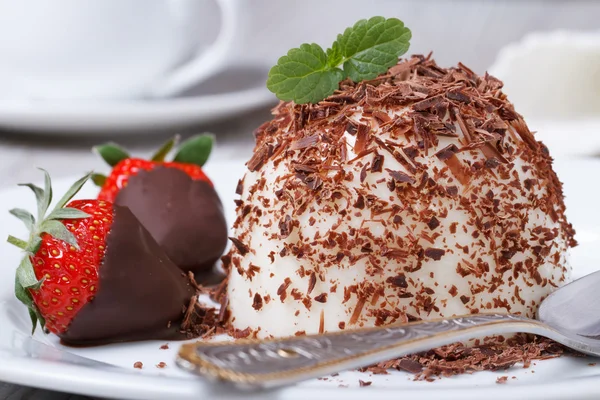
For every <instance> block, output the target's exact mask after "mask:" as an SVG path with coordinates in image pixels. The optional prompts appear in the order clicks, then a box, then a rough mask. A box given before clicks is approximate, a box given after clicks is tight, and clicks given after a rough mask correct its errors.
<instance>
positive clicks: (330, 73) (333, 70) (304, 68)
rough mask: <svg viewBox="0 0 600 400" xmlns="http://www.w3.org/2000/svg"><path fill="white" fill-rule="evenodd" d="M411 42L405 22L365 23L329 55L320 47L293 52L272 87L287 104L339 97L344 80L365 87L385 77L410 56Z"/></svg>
mask: <svg viewBox="0 0 600 400" xmlns="http://www.w3.org/2000/svg"><path fill="white" fill-rule="evenodd" d="M410 38H411V32H410V30H409V29H408V28H406V27H405V26H404V23H403V22H402V21H400V20H399V19H396V18H389V19H386V18H383V17H373V18H371V19H369V20H366V19H363V20H360V21H358V22H357V23H356V24H354V26H352V27H350V28H347V29H346V30H345V31H344V33H343V34H341V35H338V37H337V40H336V41H335V42H334V43H333V45H332V46H331V48H329V49H327V52H325V51H323V49H322V48H321V47H320V46H319V45H317V44H314V43H313V44H306V43H305V44H303V45H301V46H300V48H296V49H291V50H290V51H289V52H288V53H287V55H285V56H283V57H281V58H280V59H279V60H278V61H277V65H276V66H274V67H273V68H271V70H270V71H269V78H268V79H267V88H268V89H269V90H270V91H271V92H273V93H275V95H276V96H277V97H278V98H279V99H281V100H285V101H289V100H293V101H294V102H296V103H297V104H304V103H318V102H319V101H321V100H323V99H324V98H326V97H327V96H329V95H331V94H333V92H334V91H335V90H336V89H337V88H338V85H339V83H340V81H341V80H342V79H345V78H347V77H348V78H350V79H352V80H353V81H354V82H360V81H363V80H368V79H373V78H375V77H377V75H380V74H382V73H385V72H386V71H387V70H388V69H389V68H390V67H391V66H393V65H395V64H397V63H398V57H400V56H401V55H402V54H404V53H406V51H407V50H408V47H409V44H410V43H409V42H410ZM340 66H343V70H341V69H340V68H339V67H340Z"/></svg>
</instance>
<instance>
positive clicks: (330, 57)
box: [327, 41, 344, 68]
mask: <svg viewBox="0 0 600 400" xmlns="http://www.w3.org/2000/svg"><path fill="white" fill-rule="evenodd" d="M343 62H344V55H343V54H342V47H341V46H340V44H339V42H338V41H335V42H333V45H332V46H331V48H329V49H327V66H328V67H330V68H335V67H337V66H339V65H340V64H341V63H343Z"/></svg>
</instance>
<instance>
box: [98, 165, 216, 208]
mask: <svg viewBox="0 0 600 400" xmlns="http://www.w3.org/2000/svg"><path fill="white" fill-rule="evenodd" d="M157 166H163V167H167V168H176V169H179V170H181V171H183V172H185V173H186V174H187V175H188V176H189V177H190V178H192V179H193V180H198V181H206V182H209V183H211V184H212V182H211V181H210V179H208V177H207V176H206V174H205V173H204V171H202V168H201V167H200V166H198V165H195V164H186V163H179V162H155V161H149V160H144V159H141V158H126V159H124V160H122V161H120V162H119V163H118V164H117V165H115V166H114V167H113V169H112V171H111V173H110V175H109V176H108V177H107V178H106V182H105V183H104V185H103V186H102V189H101V190H100V194H99V195H98V200H104V201H110V202H114V201H115V198H116V197H117V194H118V193H119V191H120V190H121V189H122V188H124V187H125V186H127V182H128V181H129V179H130V178H131V177H133V176H136V175H137V174H138V172H139V171H151V170H153V169H154V168H156V167H157Z"/></svg>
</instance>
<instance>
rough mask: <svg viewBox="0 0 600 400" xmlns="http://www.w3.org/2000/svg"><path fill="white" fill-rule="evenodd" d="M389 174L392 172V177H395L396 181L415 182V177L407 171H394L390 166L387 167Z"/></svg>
mask: <svg viewBox="0 0 600 400" xmlns="http://www.w3.org/2000/svg"><path fill="white" fill-rule="evenodd" d="M385 170H386V171H387V172H388V174H390V176H391V177H392V178H394V180H395V181H396V182H401V183H409V184H411V185H412V184H413V183H415V178H413V177H412V176H410V175H408V174H407V173H404V172H402V171H392V170H391V169H389V168H386V169H385Z"/></svg>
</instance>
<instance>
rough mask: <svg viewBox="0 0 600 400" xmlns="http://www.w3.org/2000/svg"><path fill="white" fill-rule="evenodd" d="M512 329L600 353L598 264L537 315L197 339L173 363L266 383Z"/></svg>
mask: <svg viewBox="0 0 600 400" xmlns="http://www.w3.org/2000/svg"><path fill="white" fill-rule="evenodd" d="M517 332H524V333H533V334H536V335H541V336H545V337H547V338H550V339H552V340H555V341H556V342H558V343H561V344H563V345H565V346H567V347H569V348H571V349H574V350H577V351H580V352H582V353H586V354H589V355H592V356H600V271H599V272H596V273H593V274H590V275H587V276H585V277H583V278H581V279H579V280H576V281H574V282H572V283H570V284H568V285H565V286H563V287H562V288H561V289H559V290H557V291H555V292H554V293H552V294H551V295H550V296H548V297H547V298H546V299H545V300H544V301H543V302H542V304H541V306H540V308H539V311H538V316H537V319H529V318H524V317H520V316H517V315H510V314H509V315H506V314H473V315H467V316H459V317H454V318H446V319H438V320H432V321H426V322H414V323H409V324H402V325H390V326H386V327H377V328H367V329H360V330H354V331H342V332H335V333H327V334H323V335H311V336H304V337H290V338H284V339H275V340H239V341H236V342H227V343H219V342H216V343H215V342H197V343H192V344H186V345H183V346H182V347H181V350H180V352H179V356H178V360H177V363H178V365H179V366H180V367H182V368H184V369H187V370H189V371H193V372H196V373H199V374H200V375H203V376H205V377H207V378H211V379H213V380H221V381H225V382H229V383H232V384H234V385H235V386H237V387H239V388H245V389H247V388H272V387H277V386H283V385H289V384H293V383H296V382H300V381H303V380H306V379H310V378H316V377H320V376H324V375H327V374H332V373H335V372H340V371H343V370H347V369H352V368H359V367H364V366H368V365H372V364H375V363H377V362H381V361H385V360H389V359H393V358H397V357H401V356H404V355H407V354H412V353H417V352H420V351H425V350H429V349H432V348H434V347H439V346H443V345H445V344H450V343H454V342H459V341H466V340H469V339H471V338H474V337H482V336H489V335H500V334H509V333H517Z"/></svg>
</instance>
